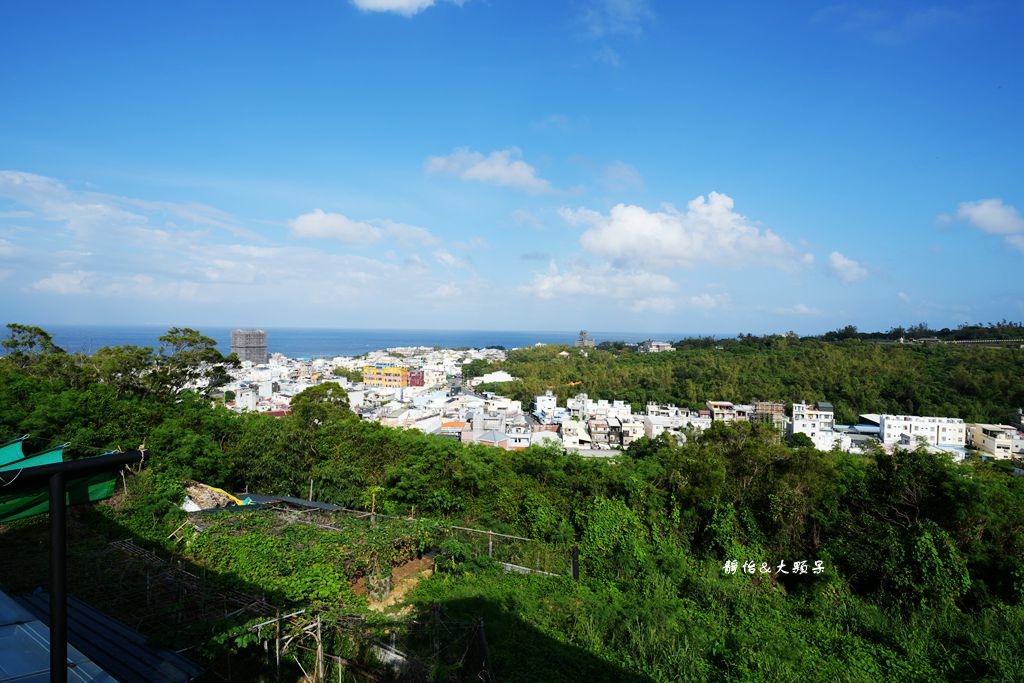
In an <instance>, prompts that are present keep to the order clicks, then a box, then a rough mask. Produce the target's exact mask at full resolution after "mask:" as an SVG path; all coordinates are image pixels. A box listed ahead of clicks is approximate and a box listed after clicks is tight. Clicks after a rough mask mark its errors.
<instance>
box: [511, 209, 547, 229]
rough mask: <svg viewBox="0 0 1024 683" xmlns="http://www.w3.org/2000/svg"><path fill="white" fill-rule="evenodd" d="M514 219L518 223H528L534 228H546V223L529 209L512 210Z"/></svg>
mask: <svg viewBox="0 0 1024 683" xmlns="http://www.w3.org/2000/svg"><path fill="white" fill-rule="evenodd" d="M512 220H513V221H515V222H516V225H528V226H530V227H531V228H533V229H534V230H543V229H544V223H543V222H542V221H541V220H540V219H539V218H537V216H536V214H534V213H533V212H532V211H530V210H529V209H516V210H515V211H513V212H512Z"/></svg>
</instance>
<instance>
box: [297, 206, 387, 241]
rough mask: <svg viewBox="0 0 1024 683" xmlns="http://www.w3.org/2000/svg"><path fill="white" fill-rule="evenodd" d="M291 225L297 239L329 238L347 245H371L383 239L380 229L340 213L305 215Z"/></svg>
mask: <svg viewBox="0 0 1024 683" xmlns="http://www.w3.org/2000/svg"><path fill="white" fill-rule="evenodd" d="M289 225H290V226H291V229H292V234H293V235H295V236H296V237H310V238H329V239H336V240H340V241H342V242H345V243H347V244H369V243H371V242H375V241H377V240H378V239H380V237H381V230H380V228H377V227H375V226H373V225H371V224H369V223H366V222H364V221H354V220H352V219H351V218H349V217H347V216H344V215H342V214H340V213H326V212H324V211H322V210H321V209H314V210H313V211H311V212H309V213H304V214H302V215H301V216H299V217H298V218H296V219H295V220H293V221H292V222H291V223H289Z"/></svg>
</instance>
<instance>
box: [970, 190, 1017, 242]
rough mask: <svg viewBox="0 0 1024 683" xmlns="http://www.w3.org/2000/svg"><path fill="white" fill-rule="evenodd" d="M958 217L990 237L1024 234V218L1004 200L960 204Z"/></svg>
mask: <svg viewBox="0 0 1024 683" xmlns="http://www.w3.org/2000/svg"><path fill="white" fill-rule="evenodd" d="M956 217H957V218H958V219H960V220H962V221H967V222H968V223H970V224H971V225H973V226H974V227H976V228H978V229H980V230H982V231H984V232H987V233H988V234H990V235H1012V234H1015V233H1024V218H1021V215H1020V212H1019V211H1017V209H1016V208H1015V207H1012V206H1010V205H1009V204H1003V200H1002V199H997V198H993V199H980V200H978V201H976V202H960V206H959V207H958V208H957V211H956Z"/></svg>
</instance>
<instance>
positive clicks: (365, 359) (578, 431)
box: [223, 330, 1024, 461]
mask: <svg viewBox="0 0 1024 683" xmlns="http://www.w3.org/2000/svg"><path fill="white" fill-rule="evenodd" d="M538 346H542V345H538ZM593 346H594V342H593V340H592V339H589V338H588V337H587V333H586V332H581V333H580V338H579V340H578V341H577V343H576V347H577V348H576V349H575V352H576V353H581V354H586V353H587V349H589V348H592V347H593ZM672 348H673V347H672V345H671V344H669V343H668V342H661V341H654V340H650V341H647V342H643V343H641V344H639V345H638V351H640V352H645V353H659V352H664V351H671V350H672ZM266 349H267V347H266V333H265V332H263V331H262V330H236V331H235V333H234V334H233V336H232V351H233V352H234V353H235V354H236V355H237V356H238V357H239V359H240V360H241V365H240V367H239V368H238V369H237V370H235V371H234V373H233V378H234V381H233V382H231V383H229V384H227V385H225V386H224V387H223V390H224V399H225V403H226V404H227V406H228V407H229V408H230V409H232V410H235V411H237V412H254V411H255V412H262V413H267V414H270V415H276V416H281V415H284V414H286V413H287V412H288V410H289V403H290V400H291V397H292V396H295V395H296V394H298V393H299V392H301V391H303V390H305V389H308V388H310V387H313V386H316V385H317V384H321V383H324V382H337V383H338V384H339V385H341V386H342V387H343V388H344V389H345V390H346V393H347V395H348V400H349V407H350V408H351V409H352V411H353V412H354V413H356V414H357V415H359V416H360V417H361V418H362V419H364V420H372V421H376V422H379V423H381V424H383V425H386V426H390V427H397V428H403V429H417V430H419V431H422V432H425V433H427V434H435V435H438V436H442V437H445V438H450V439H453V440H456V441H459V442H461V443H478V444H484V445H489V446H494V447H497V448H503V449H505V450H510V451H516V450H523V449H525V448H528V447H530V446H536V445H546V446H556V447H561V448H562V449H563V450H565V451H572V452H576V453H579V454H580V455H582V456H584V457H611V456H613V455H615V454H616V453H617V452H620V451H622V450H624V449H627V448H628V447H629V446H630V444H632V443H633V442H634V441H636V440H637V439H639V438H641V437H647V438H651V439H653V438H656V437H658V436H659V435H661V434H665V433H667V434H671V435H672V436H674V437H675V438H676V439H679V440H685V439H686V438H687V435H688V434H694V433H699V432H701V431H703V430H705V429H708V428H709V427H711V425H712V424H713V423H714V422H726V423H728V422H764V423H768V424H771V425H772V426H773V427H775V428H776V429H777V430H778V431H779V432H780V434H784V435H785V436H786V437H787V438H788V439H790V441H791V443H797V442H801V441H802V442H803V443H805V444H809V445H813V446H814V447H815V448H816V449H818V450H823V451H829V450H834V449H835V450H840V451H844V452H848V453H868V452H871V451H873V450H875V449H882V450H884V451H887V452H892V451H893V450H894V449H895V448H897V447H899V448H916V447H919V446H920V447H923V448H925V449H926V450H928V451H929V452H934V453H944V454H947V455H949V456H950V457H952V459H953V460H955V461H962V460H964V459H965V458H967V457H968V456H969V455H970V454H971V453H975V454H977V455H978V456H979V457H981V458H983V459H989V458H991V459H996V460H1009V459H1011V458H1016V457H1021V456H1024V411H1022V410H1020V409H1018V411H1017V415H1016V419H1015V421H1014V424H988V423H967V422H965V421H964V420H963V419H961V418H958V417H955V416H918V415H890V414H876V413H867V414H862V415H860V416H859V417H860V420H859V422H858V424H855V425H843V424H837V423H836V420H835V414H834V413H835V411H834V408H833V406H832V404H830V403H828V402H825V401H817V402H814V403H801V402H793V403H790V404H789V406H788V409H787V405H786V404H785V403H782V402H779V401H773V400H764V401H757V402H754V403H751V404H738V403H732V402H730V401H725V400H717V399H708V400H707V401H706V403H705V407H704V408H700V409H697V410H693V409H690V408H685V407H679V406H676V405H670V404H669V405H664V404H656V403H647V404H646V405H645V406H643V408H642V410H640V411H638V410H635V409H634V406H632V405H631V404H629V403H628V402H626V401H622V400H615V399H612V400H607V399H598V400H595V399H592V398H591V397H589V396H588V395H587V394H586V393H579V394H577V395H575V396H572V397H570V398H568V399H567V400H566V402H565V405H559V404H558V399H557V397H556V396H555V395H554V394H553V393H552V392H551V391H547V392H546V393H545V394H543V395H539V396H536V397H535V398H534V399H533V401H532V405H528V406H523V405H522V402H521V401H516V400H512V399H510V398H507V397H505V396H502V395H500V394H499V393H496V392H493V391H482V392H479V393H477V391H476V389H477V387H480V386H481V385H488V386H493V385H495V384H502V383H507V382H513V381H515V380H516V379H517V378H515V377H513V376H512V375H510V374H509V373H507V372H505V371H503V370H498V371H495V372H489V373H485V374H483V375H481V376H478V377H473V378H471V379H469V380H466V381H463V372H462V370H463V366H465V365H466V364H467V363H470V362H473V361H503V360H505V357H506V352H505V351H504V350H503V349H494V348H487V349H458V350H456V349H438V348H428V347H401V348H389V349H386V350H382V351H373V352H370V353H368V354H366V355H364V356H360V357H356V358H353V357H344V356H339V357H335V358H332V359H313V360H296V359H290V358H286V357H284V356H283V355H281V354H272V355H270V354H267V350H266ZM558 355H559V356H561V357H563V358H564V357H568V356H569V355H571V354H570V352H569V351H567V350H562V351H559V352H558ZM796 435H803V437H806V439H807V440H806V441H803V440H802V438H801V437H797V436H796ZM794 438H796V441H794Z"/></svg>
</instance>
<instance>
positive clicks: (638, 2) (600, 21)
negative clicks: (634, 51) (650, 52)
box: [580, 0, 654, 38]
mask: <svg viewBox="0 0 1024 683" xmlns="http://www.w3.org/2000/svg"><path fill="white" fill-rule="evenodd" d="M653 19H654V12H653V11H652V10H651V8H650V4H649V3H648V0H590V1H589V2H587V3H586V5H585V6H584V8H583V12H582V14H581V15H580V20H581V21H582V23H583V26H584V28H585V29H586V31H587V34H588V35H589V36H590V37H592V38H602V37H604V36H608V35H614V34H617V33H623V34H628V35H633V36H638V35H640V34H641V33H643V29H644V26H645V25H646V24H647V23H649V22H651V21H652V20H653Z"/></svg>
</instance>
